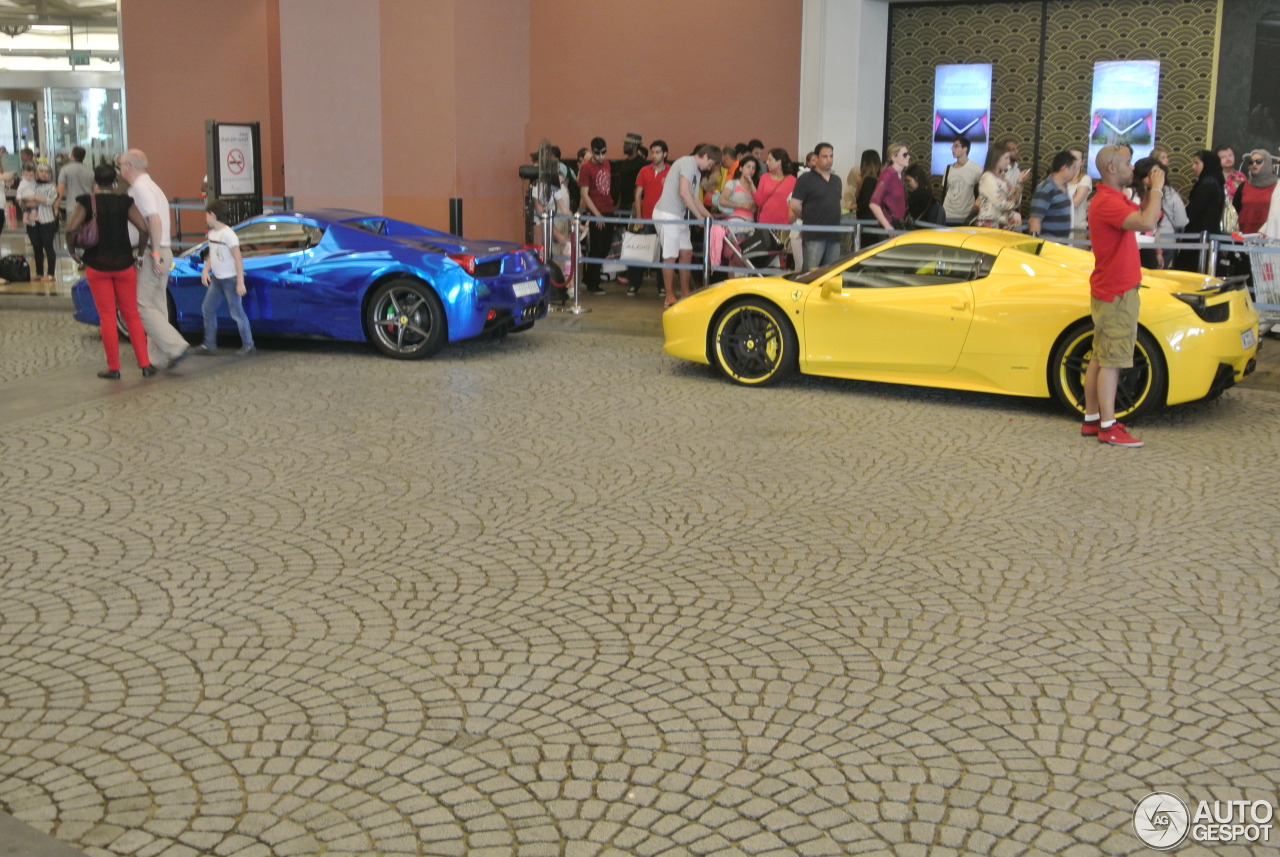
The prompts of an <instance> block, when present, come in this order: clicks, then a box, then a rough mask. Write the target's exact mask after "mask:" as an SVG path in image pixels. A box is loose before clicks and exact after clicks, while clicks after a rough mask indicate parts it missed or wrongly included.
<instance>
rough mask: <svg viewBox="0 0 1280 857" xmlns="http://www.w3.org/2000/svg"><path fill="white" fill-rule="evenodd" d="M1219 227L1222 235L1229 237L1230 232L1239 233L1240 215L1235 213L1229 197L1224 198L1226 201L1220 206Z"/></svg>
mask: <svg viewBox="0 0 1280 857" xmlns="http://www.w3.org/2000/svg"><path fill="white" fill-rule="evenodd" d="M1224 195H1225V192H1224ZM1221 227H1222V234H1223V235H1230V234H1231V233H1232V232H1239V231H1240V215H1239V214H1238V213H1237V212H1236V207H1235V205H1234V204H1233V203H1232V201H1231V197H1229V196H1228V197H1226V201H1225V202H1224V204H1223V206H1222V224H1221Z"/></svg>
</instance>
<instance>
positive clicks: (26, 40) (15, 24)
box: [0, 0, 127, 171]
mask: <svg viewBox="0 0 1280 857" xmlns="http://www.w3.org/2000/svg"><path fill="white" fill-rule="evenodd" d="M58 5H59V8H58V12H57V13H56V14H51V13H50V12H49V7H48V6H46V4H44V3H26V2H23V0H18V2H16V3H14V4H12V5H11V4H7V3H0V25H3V32H4V33H5V35H6V36H7V37H8V38H7V40H6V45H5V48H6V49H5V51H4V52H3V53H2V54H0V72H3V75H2V76H0V146H3V147H4V148H5V149H6V150H7V154H6V155H5V157H4V164H3V169H4V170H5V171H8V170H9V169H11V168H12V166H13V165H14V164H16V163H17V160H18V159H17V152H18V151H19V150H21V149H24V148H30V149H32V150H33V151H34V152H35V153H36V156H37V157H38V158H41V159H47V160H49V161H50V162H51V163H59V162H62V161H65V160H66V159H67V158H69V157H70V156H71V149H72V148H73V147H74V146H83V147H84V149H85V151H86V153H87V154H86V157H85V162H86V163H92V164H97V163H99V162H101V161H104V160H105V161H108V162H109V161H111V160H112V159H114V157H115V155H116V154H117V153H119V152H121V151H123V150H124V149H125V148H127V140H126V137H125V123H124V74H123V73H122V72H121V70H120V33H119V16H118V9H117V7H116V4H115V3H111V2H104V0H66V2H63V3H60V4H58Z"/></svg>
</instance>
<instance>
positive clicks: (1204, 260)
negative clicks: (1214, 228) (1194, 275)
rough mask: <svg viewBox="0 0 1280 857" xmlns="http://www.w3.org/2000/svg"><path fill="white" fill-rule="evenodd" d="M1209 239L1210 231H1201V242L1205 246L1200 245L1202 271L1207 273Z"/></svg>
mask: <svg viewBox="0 0 1280 857" xmlns="http://www.w3.org/2000/svg"><path fill="white" fill-rule="evenodd" d="M1208 241H1209V233H1208V232H1201V233H1200V243H1201V245H1203V246H1201V247H1200V273H1202V274H1207V273H1209V247H1208Z"/></svg>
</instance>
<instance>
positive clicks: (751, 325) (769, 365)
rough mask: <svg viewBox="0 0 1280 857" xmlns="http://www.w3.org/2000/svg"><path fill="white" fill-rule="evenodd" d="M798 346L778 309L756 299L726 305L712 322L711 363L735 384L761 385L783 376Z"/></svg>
mask: <svg viewBox="0 0 1280 857" xmlns="http://www.w3.org/2000/svg"><path fill="white" fill-rule="evenodd" d="M798 348H799V347H798V345H797V344H796V333H795V330H794V329H792V327H791V323H790V322H789V321H787V319H786V316H784V315H783V314H782V311H781V310H779V309H778V308H777V307H775V306H774V305H772V304H770V303H768V302H767V301H764V300H760V299H757V298H752V299H748V300H745V301H742V302H741V303H736V304H733V305H731V306H729V307H728V308H726V309H725V310H723V311H722V312H721V313H720V314H719V315H718V316H717V317H716V320H715V322H714V323H713V325H712V330H711V348H710V351H711V358H712V362H713V363H714V364H715V365H716V366H717V367H718V368H719V369H720V371H721V372H723V373H724V374H725V375H726V376H728V377H729V378H731V379H732V380H734V381H737V382H738V383H739V384H749V385H751V386H755V387H763V386H765V385H768V384H772V383H774V382H776V381H779V380H781V379H783V378H785V377H787V376H788V375H790V374H791V373H792V372H794V371H795V370H796V352H797V350H798Z"/></svg>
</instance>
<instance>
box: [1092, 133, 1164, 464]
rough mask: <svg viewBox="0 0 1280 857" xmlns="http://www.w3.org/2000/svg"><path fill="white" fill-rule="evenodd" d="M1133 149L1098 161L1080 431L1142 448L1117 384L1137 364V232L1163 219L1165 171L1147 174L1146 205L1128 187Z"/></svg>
mask: <svg viewBox="0 0 1280 857" xmlns="http://www.w3.org/2000/svg"><path fill="white" fill-rule="evenodd" d="M1132 157H1133V152H1132V151H1131V150H1130V149H1129V147H1128V146H1103V147H1102V149H1101V150H1100V151H1099V152H1098V155H1097V158H1096V159H1095V161H1094V164H1095V166H1097V168H1098V174H1099V175H1100V176H1101V177H1102V178H1101V181H1100V183H1099V184H1098V191H1097V193H1095V194H1094V196H1093V201H1092V202H1091V203H1090V205H1089V240H1090V241H1091V242H1092V244H1093V256H1094V260H1095V262H1094V267H1093V273H1092V274H1091V275H1090V276H1089V292H1090V301H1089V303H1090V308H1091V309H1092V312H1093V358H1092V359H1091V360H1090V361H1089V368H1088V370H1087V371H1086V372H1085V376H1084V407H1085V415H1084V425H1083V426H1081V428H1080V434H1081V435H1083V436H1084V437H1094V438H1097V440H1098V442H1099V443H1105V444H1110V445H1111V446H1119V447H1127V448H1131V449H1134V448H1137V447H1140V446H1142V441H1140V440H1138V439H1137V438H1136V437H1133V436H1132V435H1130V434H1129V432H1128V431H1126V430H1125V427H1124V426H1123V425H1122V424H1120V423H1118V422H1116V388H1117V387H1118V386H1119V384H1120V370H1121V369H1128V368H1129V367H1131V366H1132V365H1133V345H1134V342H1135V340H1136V339H1137V336H1138V286H1139V285H1140V284H1141V282H1142V263H1141V262H1140V261H1139V257H1138V238H1137V235H1136V234H1135V233H1138V232H1150V231H1152V230H1153V229H1155V228H1156V221H1158V220H1159V219H1160V200H1161V197H1162V196H1163V195H1164V171H1163V170H1152V171H1151V174H1150V175H1148V176H1147V178H1146V179H1144V182H1145V183H1146V185H1147V187H1148V188H1149V189H1150V192H1149V193H1148V194H1147V195H1146V199H1145V200H1144V202H1143V206H1142V208H1141V210H1139V208H1138V205H1137V203H1134V202H1130V201H1129V199H1128V197H1126V196H1125V195H1124V189H1125V188H1126V187H1128V186H1129V182H1130V181H1131V180H1132V179H1133V164H1132V163H1130V159H1131V158H1132Z"/></svg>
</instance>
